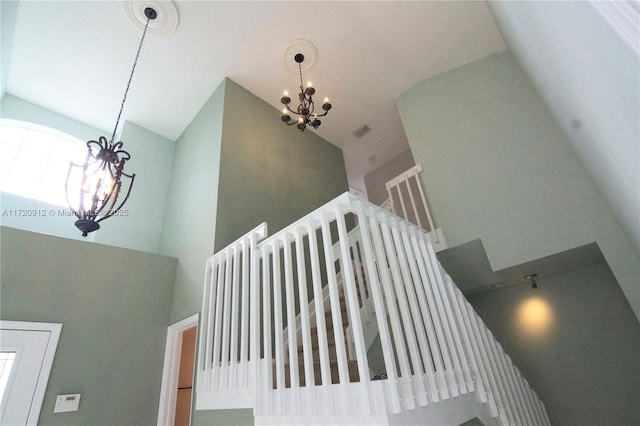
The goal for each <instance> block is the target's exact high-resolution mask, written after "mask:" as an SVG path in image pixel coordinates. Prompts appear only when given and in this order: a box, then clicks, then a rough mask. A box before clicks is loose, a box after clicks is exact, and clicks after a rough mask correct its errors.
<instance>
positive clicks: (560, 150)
mask: <svg viewBox="0 0 640 426" xmlns="http://www.w3.org/2000/svg"><path fill="white" fill-rule="evenodd" d="M397 103H398V109H399V112H400V115H401V118H402V122H403V125H404V127H405V131H406V133H407V137H408V140H409V145H410V146H411V151H412V152H413V156H414V159H415V160H416V163H422V165H423V168H424V172H423V173H422V176H421V178H422V183H423V185H424V188H425V192H426V194H427V198H428V202H429V206H430V209H431V212H432V215H433V218H434V221H435V223H436V226H438V227H441V228H442V229H443V230H444V233H445V235H446V238H447V242H448V243H449V246H456V245H458V244H462V243H466V242H468V241H471V240H474V239H476V238H481V239H482V242H483V244H484V247H485V249H486V251H487V256H488V258H489V261H490V263H491V266H492V268H493V269H494V270H500V269H504V268H507V267H510V266H514V265H518V264H521V263H525V262H527V261H531V260H534V259H538V258H541V257H544V256H548V255H551V254H554V253H557V252H561V251H564V250H568V249H571V248H574V247H578V246H582V245H585V244H588V243H591V242H594V241H595V242H597V243H598V246H599V247H600V249H601V250H602V253H603V255H604V257H605V259H606V260H607V263H608V264H609V265H610V267H611V269H612V271H613V273H614V275H615V276H616V278H617V280H618V282H619V283H620V286H621V288H622V289H623V291H624V293H625V295H626V297H627V299H628V300H629V302H630V304H631V306H632V308H633V309H634V310H635V312H636V315H639V316H640V258H639V257H638V255H637V253H636V252H635V250H634V249H633V247H632V246H631V244H630V243H629V240H628V238H627V236H626V235H625V234H624V233H623V231H622V230H621V228H620V226H619V225H618V223H617V222H616V220H615V218H614V217H613V215H612V214H611V212H610V210H609V208H608V206H607V204H606V202H605V201H604V199H603V197H602V196H601V194H600V193H599V192H598V190H597V189H596V187H595V185H594V184H593V182H592V180H591V178H590V177H589V175H588V173H587V171H586V169H585V168H584V166H583V164H582V163H581V162H580V160H579V159H578V157H577V156H576V154H575V152H574V151H573V149H572V147H571V145H570V144H569V142H568V141H567V139H566V137H565V135H564V133H563V132H562V129H561V128H560V127H559V126H558V125H557V123H556V122H555V120H554V118H553V117H552V115H551V113H550V111H549V109H548V108H547V107H546V105H545V103H544V102H543V100H542V99H541V97H540V96H539V94H538V93H537V91H536V89H535V88H534V86H533V85H532V84H531V82H530V81H529V79H528V78H527V76H526V75H525V74H524V72H523V71H522V69H521V68H520V66H519V65H518V64H517V63H516V61H515V60H514V58H513V57H512V56H511V54H510V53H509V52H503V53H498V54H496V55H493V56H490V57H488V58H486V59H483V60H480V61H477V62H474V63H472V64H469V65H466V66H464V67H460V68H457V69H455V70H452V71H449V72H447V73H443V74H440V75H438V76H435V77H433V78H430V79H427V80H424V81H422V82H420V83H418V84H416V85H415V86H414V87H412V88H411V89H409V90H408V91H407V92H405V93H403V94H402V95H401V96H400V97H399V98H398V99H397Z"/></svg>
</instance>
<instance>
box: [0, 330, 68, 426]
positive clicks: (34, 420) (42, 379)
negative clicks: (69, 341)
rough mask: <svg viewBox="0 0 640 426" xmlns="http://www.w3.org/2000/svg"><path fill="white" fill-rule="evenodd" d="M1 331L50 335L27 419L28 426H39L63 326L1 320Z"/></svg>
mask: <svg viewBox="0 0 640 426" xmlns="http://www.w3.org/2000/svg"><path fill="white" fill-rule="evenodd" d="M0 330H16V331H25V332H29V331H45V332H49V333H50V334H49V341H48V342H47V348H46V350H45V353H44V357H43V359H42V367H41V369H40V373H39V374H38V382H37V383H36V388H35V390H34V393H33V399H32V403H31V408H30V409H29V416H28V417H27V425H37V424H38V418H39V417H40V409H41V408H42V402H43V401H44V394H45V391H46V390H47V383H48V382H49V374H50V373H51V367H52V366H53V359H54V357H55V354H56V348H57V347H58V341H59V340H60V333H61V332H62V324H60V323H48V322H27V321H6V320H0Z"/></svg>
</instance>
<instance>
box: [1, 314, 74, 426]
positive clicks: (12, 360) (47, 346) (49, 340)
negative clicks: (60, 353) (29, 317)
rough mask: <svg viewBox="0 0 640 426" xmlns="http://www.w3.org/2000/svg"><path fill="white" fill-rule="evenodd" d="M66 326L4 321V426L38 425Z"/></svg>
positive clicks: (2, 380) (2, 364)
mask: <svg viewBox="0 0 640 426" xmlns="http://www.w3.org/2000/svg"><path fill="white" fill-rule="evenodd" d="M61 328H62V324H45V323H29V322H16V321H0V398H1V401H0V404H1V405H0V425H35V424H37V422H38V417H39V415H40V408H41V407H42V400H43V398H44V391H45V389H46V386H47V381H48V379H49V372H50V371H51V365H52V364H53V355H54V354H55V349H56V346H57V344H58V338H59V336H60V329H61Z"/></svg>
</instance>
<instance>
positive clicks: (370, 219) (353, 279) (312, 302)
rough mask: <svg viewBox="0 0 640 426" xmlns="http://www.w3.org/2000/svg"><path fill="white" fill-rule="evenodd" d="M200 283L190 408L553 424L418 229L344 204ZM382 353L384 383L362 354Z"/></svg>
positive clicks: (257, 239)
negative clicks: (376, 346)
mask: <svg viewBox="0 0 640 426" xmlns="http://www.w3.org/2000/svg"><path fill="white" fill-rule="evenodd" d="M266 234H267V232H266V224H263V225H261V226H259V227H257V228H256V229H254V230H253V231H251V232H249V233H248V234H246V235H245V236H243V237H241V238H240V239H238V240H237V241H236V242H234V243H233V244H231V245H229V246H228V247H226V248H225V249H223V250H221V251H220V252H218V253H216V254H215V255H214V256H212V257H211V258H210V259H209V260H208V262H207V267H206V273H205V282H204V295H203V308H202V322H201V326H200V343H199V353H198V365H197V372H196V379H197V385H196V409H197V410H200V409H229V408H252V409H253V410H254V415H255V423H256V424H437V425H447V424H448V425H459V424H461V423H464V422H465V421H468V420H470V419H473V418H475V417H478V418H479V419H481V420H482V422H483V423H484V424H486V425H494V424H495V425H546V424H549V421H548V418H547V415H546V411H545V409H544V405H543V404H542V402H541V401H540V400H539V399H538V398H537V396H536V394H535V392H534V391H533V390H532V389H531V388H530V386H529V385H528V383H527V381H526V379H525V378H524V377H522V375H521V374H520V372H519V371H518V369H517V367H515V366H514V365H513V363H512V362H511V360H510V358H509V357H508V355H507V354H506V353H505V352H504V351H503V350H502V348H501V346H500V344H499V343H498V342H497V341H496V340H495V338H494V337H493V335H492V334H491V332H490V331H489V330H488V329H487V328H486V326H485V325H484V324H483V323H482V321H481V320H480V318H479V317H478V316H477V314H476V313H475V312H474V311H473V308H472V307H471V305H469V303H468V302H467V301H466V299H465V298H464V296H463V295H462V293H461V292H460V291H459V290H458V289H457V288H456V286H455V284H453V281H452V280H451V278H450V277H449V275H448V274H447V273H446V271H444V270H443V269H442V267H441V265H440V264H439V262H438V260H437V258H436V256H435V251H434V249H433V245H432V242H431V239H430V236H429V235H428V234H427V231H425V230H424V229H422V228H420V227H419V226H416V225H413V224H411V223H410V222H408V221H406V220H404V219H401V218H399V217H397V216H395V215H393V214H392V213H390V212H388V211H385V210H383V209H380V208H379V207H376V206H374V205H372V204H370V203H367V202H366V201H364V200H361V199H359V198H357V197H355V196H353V195H350V194H348V193H346V194H343V195H341V196H340V197H338V198H336V199H334V200H332V201H331V202H329V203H327V204H326V205H324V206H322V207H321V208H319V209H318V210H316V211H314V212H312V213H310V214H309V215H307V216H305V217H303V218H301V219H300V220H298V221H296V222H295V223H293V224H291V225H290V226H288V227H287V228H285V229H283V230H281V231H279V232H278V233H276V234H274V235H272V236H270V237H268V238H267V237H266ZM376 336H378V337H379V339H380V342H381V350H382V360H381V361H382V363H383V365H384V367H385V368H384V369H385V371H376V372H375V374H382V373H384V374H385V375H386V377H387V378H386V379H384V380H372V377H373V375H374V373H372V372H371V371H370V369H369V357H368V353H367V352H368V349H369V347H370V345H371V342H372V341H373V340H374V338H375V337H376Z"/></svg>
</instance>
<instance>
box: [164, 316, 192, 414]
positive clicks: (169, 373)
mask: <svg viewBox="0 0 640 426" xmlns="http://www.w3.org/2000/svg"><path fill="white" fill-rule="evenodd" d="M199 316H200V314H193V315H191V316H190V317H188V318H185V319H183V320H182V321H178V322H177V323H175V324H171V325H170V326H169V327H168V328H167V344H166V346H165V351H164V367H163V368H162V385H161V386H160V401H159V403H158V426H166V425H173V424H174V423H175V420H176V400H177V398H178V374H179V373H180V351H181V349H182V333H183V332H184V331H185V330H188V329H190V328H192V327H193V326H196V327H198V318H199Z"/></svg>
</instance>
